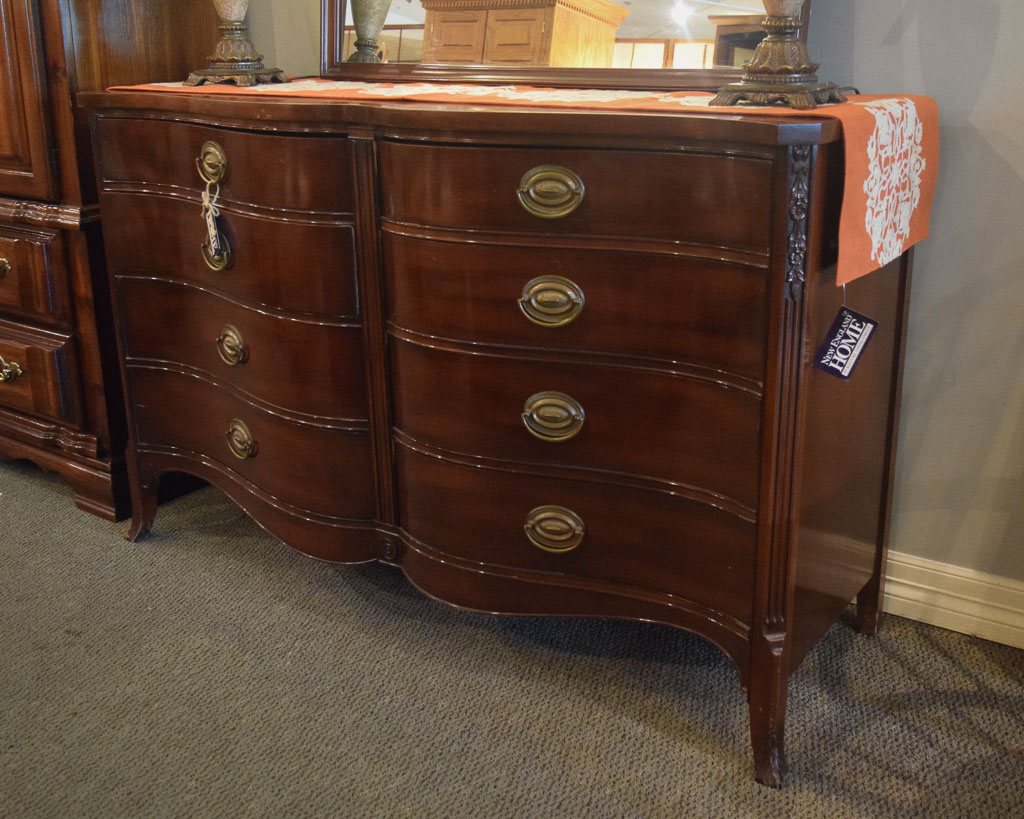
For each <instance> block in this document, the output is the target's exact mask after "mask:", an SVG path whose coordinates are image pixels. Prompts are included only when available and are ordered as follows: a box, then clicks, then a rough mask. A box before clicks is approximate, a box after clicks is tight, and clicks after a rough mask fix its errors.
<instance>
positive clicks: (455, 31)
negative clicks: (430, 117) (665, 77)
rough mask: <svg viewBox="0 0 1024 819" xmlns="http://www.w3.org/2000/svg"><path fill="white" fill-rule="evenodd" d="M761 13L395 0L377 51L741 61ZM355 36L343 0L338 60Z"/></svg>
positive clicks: (707, 7)
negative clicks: (341, 43) (340, 50)
mask: <svg viewBox="0 0 1024 819" xmlns="http://www.w3.org/2000/svg"><path fill="white" fill-rule="evenodd" d="M346 5H350V4H346ZM809 5H810V3H809V2H808V3H806V4H805V9H804V20H805V21H806V14H807V9H806V6H809ZM510 6H511V7H510ZM764 17H765V11H764V5H763V4H762V2H761V0H706V1H705V2H697V0H548V2H547V4H546V5H544V6H541V5H540V4H538V5H537V6H535V7H524V5H521V4H515V5H513V4H511V3H509V2H508V0H392V5H391V9H390V11H389V12H388V16H387V18H386V20H385V23H384V30H383V31H382V32H381V34H380V36H379V37H378V43H379V45H380V50H379V52H378V56H379V57H381V60H382V62H385V63H391V64H396V65H403V64H404V65H418V64H424V65H493V66H506V67H514V66H524V67H525V66H551V67H566V68H568V67H572V68H621V69H630V68H633V69H652V68H684V69H702V68H712V67H720V66H721V67H738V66H742V65H743V63H744V62H745V61H747V60H748V59H750V56H751V54H752V53H753V50H754V47H755V46H756V45H757V43H758V42H760V40H761V39H762V38H763V37H764V31H763V29H762V28H761V22H762V21H763V20H764ZM804 28H805V29H806V25H805V26H804ZM354 41H355V32H354V31H353V29H352V12H351V8H346V10H345V28H344V43H343V49H342V55H341V56H342V60H347V59H348V57H349V55H350V54H351V53H352V51H353V50H354V45H353V44H354Z"/></svg>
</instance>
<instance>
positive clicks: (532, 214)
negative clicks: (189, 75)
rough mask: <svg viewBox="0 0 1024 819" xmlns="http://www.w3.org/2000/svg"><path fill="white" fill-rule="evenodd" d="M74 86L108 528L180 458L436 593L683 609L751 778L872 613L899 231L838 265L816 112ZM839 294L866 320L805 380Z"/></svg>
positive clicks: (878, 570) (298, 536)
mask: <svg viewBox="0 0 1024 819" xmlns="http://www.w3.org/2000/svg"><path fill="white" fill-rule="evenodd" d="M90 104H91V105H93V106H94V107H95V120H94V134H95V139H96V143H97V146H98V152H99V167H100V173H101V185H102V194H101V200H102V210H103V214H104V218H105V219H106V220H107V222H108V230H107V234H108V239H109V241H108V258H109V262H110V267H111V270H112V273H113V283H114V287H113V290H114V293H115V310H116V313H117V315H118V326H119V328H120V333H121V335H120V340H121V346H122V352H123V359H122V365H123V367H124V372H125V377H126V383H127V388H128V411H129V418H130V425H131V435H132V443H131V446H130V450H129V451H130V457H129V464H130V466H131V471H132V476H133V478H132V492H133V501H134V514H135V520H134V524H133V530H132V535H133V536H134V537H138V536H141V535H142V534H144V533H145V532H146V531H147V530H148V529H149V528H150V526H151V525H152V524H153V521H154V515H155V512H156V491H157V486H158V482H159V480H160V477H161V476H162V475H163V474H165V473H167V472H171V471H184V472H187V473H191V474H194V475H198V476H200V477H202V478H205V479H207V480H209V481H211V482H212V483H214V484H215V485H217V486H218V487H220V488H221V489H222V490H223V491H224V492H226V493H227V494H228V495H230V496H231V497H232V498H233V499H234V500H235V501H237V502H238V503H239V504H240V505H241V506H242V507H243V508H244V509H246V510H247V511H248V512H249V514H250V515H252V516H253V517H254V518H255V519H256V520H257V521H259V522H260V523H261V524H262V525H263V526H264V527H266V528H267V529H268V530H269V531H270V532H272V533H273V534H274V535H276V536H277V537H279V538H280V539H281V540H283V541H284V542H285V543H287V544H288V545H289V546H291V547H293V548H295V549H298V550H299V551H302V552H304V553H306V554H310V555H314V556H316V557H319V558H322V559H325V560H332V561H339V562H355V561H366V560H381V561H385V562H388V563H392V564H395V565H398V566H400V567H401V568H402V570H403V571H404V572H405V573H406V574H407V575H408V577H409V578H410V579H411V580H412V581H413V582H414V583H415V584H416V586H417V587H418V588H420V589H422V590H424V591H425V592H426V593H428V594H431V595H432V596H434V597H436V598H438V599H440V600H444V601H447V602H449V603H452V604H455V605H459V606H464V607H468V608H472V609H478V610H482V611H491V612H504V613H510V614H545V615H581V616H593V617H621V618H629V619H639V620H648V621H655V622H660V623H666V624H669V625H672V626H675V627H678V628H682V629H686V630H689V631H692V632H695V633H697V634H699V635H702V636H703V637H705V638H707V639H708V640H710V641H712V642H713V643H715V644H716V645H717V646H718V647H719V648H721V649H722V651H723V652H724V653H725V654H726V655H728V656H729V658H730V659H731V660H732V662H733V663H734V664H735V666H736V669H737V672H738V675H739V679H740V682H741V684H742V685H743V686H744V687H745V688H746V690H747V693H748V700H749V704H750V724H751V738H752V745H753V749H754V760H755V770H756V774H757V777H758V778H759V779H760V780H761V781H763V782H768V783H777V782H778V781H779V778H780V776H781V772H782V767H783V721H784V716H785V704H786V686H787V680H788V677H789V674H790V673H791V672H792V671H793V669H794V668H796V666H797V665H798V664H799V662H800V660H801V659H802V658H803V657H804V655H805V654H806V653H807V652H808V651H809V650H810V648H811V647H812V646H813V645H814V644H815V643H816V642H817V640H818V639H819V638H820V637H821V636H822V635H823V634H824V633H825V631H826V630H827V629H828V628H829V626H830V625H831V624H832V623H833V622H834V621H835V620H836V618H837V617H838V616H839V614H840V613H841V612H842V611H843V610H844V609H845V608H846V606H847V605H848V604H849V602H850V600H851V599H853V598H854V597H856V598H857V601H858V616H859V620H860V627H861V629H862V630H864V631H867V632H872V631H873V630H874V629H875V626H876V622H877V618H878V615H879V595H880V588H881V582H882V577H883V566H884V561H885V550H886V537H887V520H888V515H889V503H890V500H889V499H890V487H891V480H892V468H893V452H894V448H895V429H896V422H897V413H898V403H899V402H898V398H899V384H900V374H901V361H902V349H903V337H904V325H905V316H906V312H905V311H906V304H907V287H908V276H909V258H908V257H906V256H905V257H902V258H900V259H898V260H896V261H895V262H893V263H891V264H890V265H888V266H887V267H886V268H884V269H882V270H879V271H877V272H875V273H873V274H871V275H869V276H866V277H864V278H861V279H857V280H856V281H854V282H852V283H850V284H849V285H847V287H846V288H845V293H844V292H843V291H841V290H839V289H838V288H836V286H835V241H836V235H837V230H838V225H837V222H838V214H839V204H840V198H841V195H842V185H843V178H842V166H843V157H842V145H841V142H840V139H841V134H840V131H839V128H838V125H837V124H835V123H834V122H830V121H828V120H824V119H817V120H815V119H812V118H803V119H801V118H784V117H778V118H771V119H769V118H766V117H763V116H762V117H758V116H757V115H756V114H751V115H747V114H745V113H743V112H737V113H733V114H730V115H728V116H721V117H718V116H709V115H679V116H671V117H670V116H664V115H658V116H643V115H639V114H624V113H615V114H601V113H598V112H581V111H575V112H573V113H572V114H571V115H567V114H566V113H565V112H560V111H557V110H556V111H535V112H526V111H522V110H519V111H516V112H515V113H509V112H505V111H501V110H500V109H497V110H483V109H481V108H471V107H465V108H464V107H460V106H455V105H451V106H427V107H418V106H405V105H402V104H401V103H399V104H391V105H389V104H377V105H367V104H362V105H345V104H340V103H334V104H332V103H324V102H318V103H312V102H309V101H304V102H302V103H294V102H288V101H285V100H272V99H268V98H261V99H258V100H241V99H231V98H225V97H224V96H218V97H203V96H185V95H173V94H147V93H122V94H116V95H93V96H92V97H90ZM211 144H214V145H216V146H219V149H220V151H221V156H222V157H223V162H224V168H225V169H226V173H225V174H224V176H223V180H222V183H221V184H220V188H219V195H218V200H217V202H218V208H219V211H220V213H219V215H218V216H217V217H216V225H217V230H218V232H219V233H220V234H221V235H222V237H223V238H224V239H225V240H226V243H227V245H228V246H229V247H230V258H229V259H227V260H226V262H227V263H226V264H222V265H217V266H216V267H217V269H213V267H214V266H211V265H210V264H208V263H207V262H208V260H204V257H203V254H202V252H201V248H200V243H201V237H202V236H203V235H204V231H205V230H206V228H205V227H204V211H203V205H202V193H203V191H204V190H206V183H205V182H204V180H203V178H202V177H201V174H200V172H199V170H198V166H197V164H196V159H197V158H199V157H201V156H203V154H204V151H207V150H209V148H208V146H210V145H211ZM200 165H202V163H200ZM844 299H845V301H846V303H849V304H850V305H851V306H856V307H857V309H858V310H862V311H863V312H865V313H867V314H868V315H870V316H872V317H873V318H875V319H877V320H878V321H879V324H878V329H877V331H876V335H874V336H873V338H872V347H871V348H870V351H869V352H867V353H865V356H864V357H863V358H862V359H861V362H860V363H859V364H858V370H857V372H856V374H855V376H854V377H853V378H851V379H849V380H848V381H839V380H837V379H834V378H831V377H829V376H828V375H826V374H824V373H822V372H821V371H819V370H816V369H814V368H812V367H811V365H810V361H809V352H808V351H809V350H811V349H813V347H814V346H815V345H817V343H819V342H820V340H821V339H822V338H823V337H824V336H825V334H826V333H827V331H828V328H829V326H830V324H831V323H832V319H833V317H834V316H835V314H836V312H837V310H838V309H839V307H840V305H841V304H842V303H844Z"/></svg>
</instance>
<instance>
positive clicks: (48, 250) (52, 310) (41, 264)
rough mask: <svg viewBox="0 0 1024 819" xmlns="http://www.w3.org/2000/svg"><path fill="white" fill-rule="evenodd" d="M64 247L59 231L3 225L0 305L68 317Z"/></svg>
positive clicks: (15, 310)
mask: <svg viewBox="0 0 1024 819" xmlns="http://www.w3.org/2000/svg"><path fill="white" fill-rule="evenodd" d="M63 251H64V248H63V238H62V237H61V235H60V233H57V232H55V231H52V230H32V229H27V228H21V227H14V226H9V225H0V309H2V310H4V311H7V312H10V313H19V314H22V315H26V316H29V317H32V318H53V319H58V320H61V321H67V320H68V318H69V299H68V281H67V273H66V271H65V269H64V255H63Z"/></svg>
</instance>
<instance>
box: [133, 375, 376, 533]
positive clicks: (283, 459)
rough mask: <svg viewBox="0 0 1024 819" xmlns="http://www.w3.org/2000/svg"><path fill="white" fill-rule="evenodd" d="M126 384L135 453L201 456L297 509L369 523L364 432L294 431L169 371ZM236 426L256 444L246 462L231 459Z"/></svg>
mask: <svg viewBox="0 0 1024 819" xmlns="http://www.w3.org/2000/svg"><path fill="white" fill-rule="evenodd" d="M128 380H129V389H130V390H131V395H132V400H133V402H134V407H135V417H134V423H135V433H136V441H137V442H138V444H139V445H140V446H142V447H146V446H158V447H170V448H173V449H177V450H184V451H185V452H186V453H189V452H191V453H195V454H198V455H201V456H205V457H207V458H210V459H212V460H214V461H217V462H218V463H220V464H222V465H223V466H225V467H227V468H228V469H230V470H232V471H233V472H235V473H236V474H238V475H240V476H241V477H242V478H244V479H245V480H247V481H249V482H251V483H252V484H254V485H255V486H257V487H258V488H260V489H262V490H263V491H264V492H267V493H268V494H270V495H272V496H274V497H275V498H278V499H280V500H281V501H283V502H285V503H287V504H290V505H292V506H296V507H298V508H300V509H305V510H307V511H310V512H315V513H319V514H324V515H332V516H335V517H343V518H354V519H360V520H369V519H372V518H373V517H374V514H375V510H376V506H375V502H374V497H373V489H372V485H373V482H372V481H368V480H366V476H367V475H371V474H372V473H373V466H372V458H371V455H370V440H369V435H368V434H367V432H366V431H365V430H359V429H357V430H348V429H338V428H328V427H324V426H313V425H308V424H299V423H295V422H293V421H290V420H288V419H286V418H283V417H281V416H279V415H276V414H272V413H269V412H264V411H262V410H260V409H258V408H256V407H254V406H253V405H251V404H250V403H248V402H247V401H244V400H242V399H241V398H239V397H238V396H236V395H234V394H232V393H231V392H229V391H228V390H227V389H224V388H222V387H218V386H216V385H214V384H212V383H211V382H209V381H206V380H205V379H202V378H199V377H196V376H192V375H186V374H183V373H180V372H175V371H173V370H170V369H159V368H156V367H142V366H139V365H134V366H130V367H129V368H128ZM238 421H240V422H241V423H242V424H244V426H245V428H246V429H247V430H248V432H249V434H250V435H251V440H252V441H253V442H254V447H255V449H254V451H253V454H251V455H250V456H248V457H238V456H236V455H235V454H234V453H233V451H232V449H231V446H230V445H229V437H228V433H229V430H231V429H232V428H233V424H235V423H236V422H238ZM235 429H236V430H237V429H238V428H237V426H236V427H235ZM241 437H242V436H240V435H239V436H236V441H237V440H239V439H240V438H241Z"/></svg>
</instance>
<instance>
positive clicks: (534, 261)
mask: <svg viewBox="0 0 1024 819" xmlns="http://www.w3.org/2000/svg"><path fill="white" fill-rule="evenodd" d="M383 242H384V245H383V246H384V258H385V271H386V275H387V287H388V308H389V311H390V314H389V318H390V320H391V321H392V322H393V323H394V324H395V325H397V326H399V327H402V328H405V329H408V330H413V331H415V332H418V333H425V334H428V335H437V336H442V337H444V338H456V339H463V340H466V341H477V342H484V343H490V344H515V345H522V346H526V347H548V348H557V349H563V350H565V349H572V350H592V351H598V352H606V353H615V354H619V355H634V356H641V357H650V358H655V359H664V360H670V361H677V362H682V363H688V364H693V365H696V366H699V367H705V368H709V369H712V370H722V371H725V372H727V373H732V374H734V375H738V376H742V377H744V378H747V379H752V380H754V381H761V380H762V379H763V377H764V361H765V352H764V349H765V337H766V327H765V322H766V312H767V287H768V285H767V275H766V272H765V271H764V270H763V269H759V268H751V267H746V266H743V265H737V264H729V263H726V262H720V261H714V260H710V259H694V258H682V257H678V256H670V255H661V254H653V253H630V252H624V251H610V250H604V251H597V250H581V249H566V248H540V247H522V246H508V245H498V244H488V243H484V242H475V243H472V244H470V243H461V242H442V241H434V240H429V239H422V238H413V237H409V236H399V235H395V234H392V233H385V234H384V239H383Z"/></svg>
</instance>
